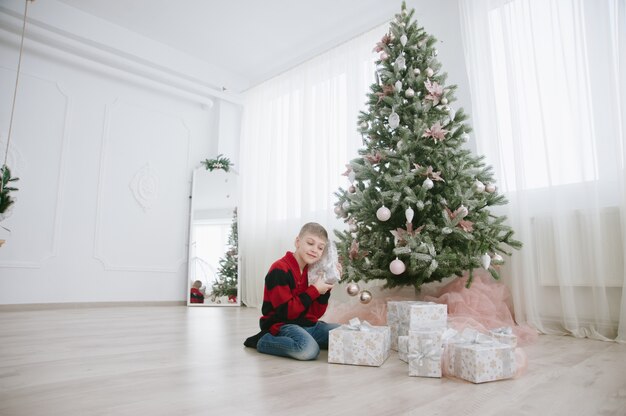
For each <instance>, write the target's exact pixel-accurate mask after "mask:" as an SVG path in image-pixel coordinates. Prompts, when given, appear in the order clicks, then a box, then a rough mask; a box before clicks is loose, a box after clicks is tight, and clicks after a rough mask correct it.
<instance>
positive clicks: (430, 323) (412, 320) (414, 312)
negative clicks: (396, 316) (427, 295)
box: [400, 302, 448, 331]
mask: <svg viewBox="0 0 626 416" xmlns="http://www.w3.org/2000/svg"><path fill="white" fill-rule="evenodd" d="M400 316H401V322H402V323H405V324H406V325H408V327H409V331H414V330H418V329H423V328H429V329H430V328H446V326H447V325H448V305H442V304H439V303H434V302H412V303H407V304H404V305H401V306H400Z"/></svg>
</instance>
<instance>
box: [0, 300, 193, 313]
mask: <svg viewBox="0 0 626 416" xmlns="http://www.w3.org/2000/svg"><path fill="white" fill-rule="evenodd" d="M186 305H187V302H185V301H184V300H167V301H135V302H63V303H21V304H11V305H0V312H9V311H40V310H46V309H85V308H111V307H115V308H119V307H146V306H186Z"/></svg>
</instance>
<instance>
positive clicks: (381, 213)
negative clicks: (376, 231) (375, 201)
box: [376, 205, 391, 221]
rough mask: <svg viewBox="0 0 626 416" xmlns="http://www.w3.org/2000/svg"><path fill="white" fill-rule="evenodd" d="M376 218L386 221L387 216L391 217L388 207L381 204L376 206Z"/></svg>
mask: <svg viewBox="0 0 626 416" xmlns="http://www.w3.org/2000/svg"><path fill="white" fill-rule="evenodd" d="M376 218H378V219H379V220H380V221H387V220H388V219H389V218H391V211H389V208H387V207H386V206H384V205H383V206H382V207H380V208H378V211H376Z"/></svg>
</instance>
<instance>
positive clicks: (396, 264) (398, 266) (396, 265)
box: [389, 257, 406, 275]
mask: <svg viewBox="0 0 626 416" xmlns="http://www.w3.org/2000/svg"><path fill="white" fill-rule="evenodd" d="M389 270H390V271H391V273H393V274H395V275H398V274H402V273H404V271H405V270H406V266H405V265H404V263H403V262H402V260H400V259H399V258H397V257H396V259H395V260H394V261H392V262H391V264H389Z"/></svg>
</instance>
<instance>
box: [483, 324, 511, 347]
mask: <svg viewBox="0 0 626 416" xmlns="http://www.w3.org/2000/svg"><path fill="white" fill-rule="evenodd" d="M489 333H490V334H491V336H492V337H493V338H495V339H496V340H497V341H498V342H501V343H502V344H506V345H510V346H511V347H516V346H517V337H516V336H515V335H514V334H513V328H511V327H510V326H503V327H502V328H494V329H492V330H490V331H489Z"/></svg>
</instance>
